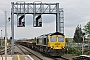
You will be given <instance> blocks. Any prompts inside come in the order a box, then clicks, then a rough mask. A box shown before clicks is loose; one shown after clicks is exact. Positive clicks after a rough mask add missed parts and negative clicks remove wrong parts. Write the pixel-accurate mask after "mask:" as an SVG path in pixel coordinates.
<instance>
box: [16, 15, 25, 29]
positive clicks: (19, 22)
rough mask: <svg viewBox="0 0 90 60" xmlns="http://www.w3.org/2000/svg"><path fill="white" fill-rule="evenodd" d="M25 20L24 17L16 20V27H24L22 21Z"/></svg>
mask: <svg viewBox="0 0 90 60" xmlns="http://www.w3.org/2000/svg"><path fill="white" fill-rule="evenodd" d="M24 18H25V15H22V16H21V17H20V18H19V20H18V26H17V27H25V21H24V22H22V20H23V19H24Z"/></svg>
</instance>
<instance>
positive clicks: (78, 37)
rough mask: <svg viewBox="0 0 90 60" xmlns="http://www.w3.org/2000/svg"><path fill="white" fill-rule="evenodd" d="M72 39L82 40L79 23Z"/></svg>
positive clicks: (75, 40)
mask: <svg viewBox="0 0 90 60" xmlns="http://www.w3.org/2000/svg"><path fill="white" fill-rule="evenodd" d="M73 40H74V42H76V43H81V42H82V41H83V33H82V29H81V25H78V26H77V27H76V30H75V33H74V38H73Z"/></svg>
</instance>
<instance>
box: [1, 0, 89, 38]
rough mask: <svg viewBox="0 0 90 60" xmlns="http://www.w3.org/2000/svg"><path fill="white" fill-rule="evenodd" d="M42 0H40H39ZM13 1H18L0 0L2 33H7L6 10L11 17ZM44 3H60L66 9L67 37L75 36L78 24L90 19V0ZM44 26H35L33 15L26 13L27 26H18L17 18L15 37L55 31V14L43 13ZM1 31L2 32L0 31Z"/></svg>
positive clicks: (30, 0) (44, 0)
mask: <svg viewBox="0 0 90 60" xmlns="http://www.w3.org/2000/svg"><path fill="white" fill-rule="evenodd" d="M22 1H24V0H22ZM34 1H35V0H25V2H30V3H33V2H34ZM39 1H40V0H39ZM11 2H17V0H2V1H0V30H2V33H3V34H2V35H3V36H4V35H5V33H4V31H5V27H4V26H5V11H7V17H10V13H11ZM42 2H43V3H59V4H60V8H63V9H64V25H65V26H64V33H65V35H66V37H73V35H74V32H75V28H76V26H77V25H78V24H81V25H82V28H83V26H84V25H85V24H86V23H87V22H88V21H89V20H90V0H42ZM42 18H43V27H42V28H34V27H33V25H32V24H33V16H32V15H26V27H24V28H23V27H20V28H19V27H17V23H16V21H17V20H16V18H15V25H14V27H15V30H14V31H15V32H14V33H15V34H14V37H15V39H19V38H34V37H36V36H39V35H41V34H45V33H50V32H55V31H56V28H55V27H56V26H55V19H56V18H55V15H43V17H42ZM7 25H8V27H7V29H8V30H7V32H8V33H7V34H8V37H10V36H11V28H10V22H8V23H7ZM0 33H1V32H0Z"/></svg>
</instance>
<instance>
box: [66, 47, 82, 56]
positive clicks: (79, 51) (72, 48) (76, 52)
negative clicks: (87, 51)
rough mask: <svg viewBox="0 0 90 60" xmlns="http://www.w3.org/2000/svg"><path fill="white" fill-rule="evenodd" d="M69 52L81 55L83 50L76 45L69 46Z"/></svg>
mask: <svg viewBox="0 0 90 60" xmlns="http://www.w3.org/2000/svg"><path fill="white" fill-rule="evenodd" d="M67 49H68V51H67V52H68V53H69V54H75V55H81V53H82V51H81V50H78V49H76V48H75V47H67Z"/></svg>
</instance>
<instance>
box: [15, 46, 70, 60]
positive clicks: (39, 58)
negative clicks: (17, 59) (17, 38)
mask: <svg viewBox="0 0 90 60" xmlns="http://www.w3.org/2000/svg"><path fill="white" fill-rule="evenodd" d="M17 47H18V48H19V49H20V50H21V51H22V52H23V53H24V54H25V55H30V56H32V55H33V56H32V57H33V58H34V60H69V59H67V58H64V57H49V56H48V57H47V56H45V55H43V54H40V53H39V54H38V53H37V52H35V51H34V52H31V51H30V49H29V48H27V47H24V46H22V45H19V46H17ZM25 50H26V51H25ZM35 57H36V58H37V59H35Z"/></svg>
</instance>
